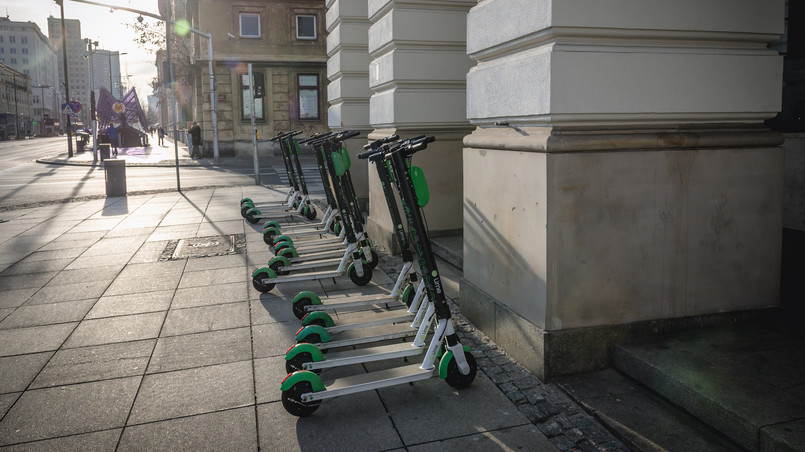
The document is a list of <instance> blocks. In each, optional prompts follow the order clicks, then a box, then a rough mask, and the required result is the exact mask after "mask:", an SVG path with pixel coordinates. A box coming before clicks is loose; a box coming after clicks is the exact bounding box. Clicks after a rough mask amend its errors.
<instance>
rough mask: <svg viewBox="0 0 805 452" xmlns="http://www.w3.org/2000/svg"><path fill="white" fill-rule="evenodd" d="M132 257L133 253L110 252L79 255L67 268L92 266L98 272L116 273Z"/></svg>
mask: <svg viewBox="0 0 805 452" xmlns="http://www.w3.org/2000/svg"><path fill="white" fill-rule="evenodd" d="M129 259H131V254H129V253H126V254H108V255H105V256H86V257H85V256H79V257H77V258H75V259H74V260H73V261H72V262H71V263H70V265H68V266H67V267H65V270H79V269H86V268H92V269H95V271H96V272H99V273H105V274H111V275H112V277H114V275H116V274H117V273H118V272H119V271H120V269H122V268H123V266H125V265H126V263H128V261H129Z"/></svg>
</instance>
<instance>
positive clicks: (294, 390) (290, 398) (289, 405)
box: [282, 381, 321, 417]
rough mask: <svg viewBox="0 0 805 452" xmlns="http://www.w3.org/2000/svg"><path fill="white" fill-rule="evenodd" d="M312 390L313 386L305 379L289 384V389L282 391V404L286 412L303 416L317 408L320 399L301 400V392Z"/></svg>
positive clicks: (308, 414)
mask: <svg viewBox="0 0 805 452" xmlns="http://www.w3.org/2000/svg"><path fill="white" fill-rule="evenodd" d="M308 392H313V386H312V385H311V384H310V383H309V382H307V381H300V382H299V383H296V384H295V385H293V386H291V388H290V389H288V390H285V391H282V406H283V407H284V408H285V411H287V412H288V413H290V414H292V415H294V416H299V417H304V416H310V415H311V414H313V412H314V411H316V410H317V409H319V406H320V405H321V400H317V401H314V402H303V401H302V394H307V393H308Z"/></svg>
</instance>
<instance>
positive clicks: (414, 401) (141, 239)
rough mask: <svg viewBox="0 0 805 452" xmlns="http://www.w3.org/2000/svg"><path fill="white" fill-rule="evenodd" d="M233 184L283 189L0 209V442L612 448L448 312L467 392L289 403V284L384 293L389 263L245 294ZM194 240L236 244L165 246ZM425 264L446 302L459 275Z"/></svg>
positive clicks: (30, 445) (263, 255) (261, 247)
mask: <svg viewBox="0 0 805 452" xmlns="http://www.w3.org/2000/svg"><path fill="white" fill-rule="evenodd" d="M152 155H154V153H152ZM123 156H124V158H128V157H129V155H128V154H123ZM75 158H77V157H74V159H75ZM245 196H247V197H250V198H253V199H257V200H263V201H269V200H277V199H279V197H280V196H281V193H280V190H277V189H272V188H270V187H254V186H248V187H232V188H222V189H206V190H197V191H192V192H187V193H184V194H179V193H160V194H151V195H137V196H129V197H126V198H106V199H103V200H91V201H86V202H76V203H70V204H58V205H52V206H45V207H38V208H36V209H21V210H13V211H8V212H3V213H2V214H0V222H2V227H0V447H2V446H9V445H17V446H19V448H20V449H25V450H53V449H57V450H93V451H106V450H109V451H112V450H228V451H229V450H231V451H235V450H237V451H239V450H257V449H258V448H260V449H261V450H272V451H273V450H277V451H279V450H281V451H289V450H314V449H315V450H327V451H332V450H349V451H354V450H361V451H381V450H411V451H414V450H416V451H428V450H434V451H435V450H439V451H441V450H478V451H485V450H527V451H542V450H569V449H582V450H603V451H615V450H625V448H624V447H623V445H622V444H621V443H619V442H618V441H617V440H615V439H614V437H612V435H611V434H610V433H609V432H607V431H606V430H605V429H604V428H603V427H601V426H600V424H598V423H597V422H596V421H595V420H594V419H593V418H592V417H590V416H589V415H587V414H586V413H585V412H584V411H583V410H581V409H580V408H579V407H578V405H576V404H575V403H574V402H572V401H571V400H570V399H569V398H568V397H567V396H565V395H564V393H563V392H562V391H561V390H559V389H558V388H557V387H556V386H555V385H547V384H543V383H541V382H540V381H539V380H537V379H536V378H534V377H533V376H531V375H530V374H529V373H528V372H527V371H525V370H524V369H523V368H521V367H520V366H519V365H517V363H516V362H513V361H512V360H511V359H509V358H508V357H507V356H506V355H505V354H504V353H502V352H501V351H500V350H499V349H498V348H497V347H496V346H495V345H494V344H493V343H491V342H490V341H489V339H488V338H486V337H485V336H483V335H482V334H480V333H479V332H478V331H476V330H475V329H474V328H473V327H472V325H471V324H469V323H468V322H466V321H465V320H464V319H463V318H462V317H461V316H460V314H459V313H458V311H457V310H456V311H455V312H456V314H457V325H458V329H459V331H460V334H461V335H462V341H466V343H467V344H468V345H469V346H470V347H471V349H472V350H473V352H474V353H476V356H477V357H478V362H479V372H478V375H477V377H476V380H475V381H474V383H473V384H472V385H471V387H470V388H468V389H465V390H462V391H455V390H453V389H451V388H450V387H449V386H447V385H446V384H445V383H444V382H442V381H440V380H439V379H431V380H428V381H424V382H420V383H416V384H413V385H402V386H395V387H391V388H386V389H382V390H379V391H371V392H367V393H361V394H358V395H353V396H344V397H340V398H336V399H332V400H327V401H325V402H324V403H323V404H322V406H321V407H320V408H319V410H318V411H317V412H316V413H314V414H313V415H312V416H310V417H308V418H296V417H294V416H291V415H289V414H288V413H286V412H285V410H284V409H283V407H282V404H281V402H280V395H281V393H280V390H279V385H280V381H281V380H282V379H283V378H284V377H285V369H284V359H283V355H284V353H285V351H286V350H287V349H288V348H289V347H290V346H291V345H292V344H293V343H294V340H293V333H294V332H295V331H296V330H297V329H298V328H299V321H298V320H297V319H296V318H295V317H294V316H293V314H292V312H291V309H290V306H289V305H288V300H289V299H290V297H292V296H293V294H295V293H296V292H297V291H299V290H302V289H306V290H314V291H316V292H317V293H319V294H322V295H330V296H354V295H357V294H359V293H365V292H366V291H368V290H371V291H378V290H383V286H385V287H386V288H387V287H388V286H389V285H390V284H392V283H393V281H392V279H391V278H390V277H389V276H390V275H391V276H396V273H397V271H398V268H399V267H400V265H401V262H400V260H399V258H396V257H395V258H389V257H383V259H382V262H381V265H380V267H379V268H380V269H382V270H383V272H376V273H375V274H376V277H375V278H374V279H373V282H372V283H371V284H372V285H371V286H367V287H364V288H357V287H356V286H354V285H352V284H351V283H349V282H346V283H345V282H343V281H339V282H337V283H334V281H333V280H327V281H321V282H316V283H304V284H303V283H298V284H286V285H280V286H278V287H277V288H275V289H274V291H272V292H271V293H269V294H260V293H258V292H256V291H255V290H254V289H253V288H252V287H251V280H250V272H251V270H252V269H253V268H255V267H256V266H259V265H264V264H265V262H267V260H268V258H269V256H270V252H269V251H268V249H267V247H266V245H265V244H264V243H263V241H262V235H261V233H260V230H261V228H260V225H251V224H248V223H246V222H245V221H243V220H242V219H241V217H240V214H239V210H238V203H239V200H240V199H241V198H242V197H245ZM221 236H223V237H221ZM194 238H207V239H206V240H202V241H201V242H200V243H201V244H200V245H199V246H198V247H196V248H195V249H196V250H204V249H206V248H207V247H208V246H209V247H211V248H215V246H212V245H213V244H215V245H219V244H221V243H228V242H229V241H230V240H231V243H233V245H232V247H231V248H227V249H225V250H224V251H221V250H216V251H215V252H213V253H212V254H214V255H210V256H205V257H177V256H175V255H174V254H173V251H174V250H176V249H177V245H178V244H179V241H180V240H188V239H194ZM440 265H442V267H440V270H442V271H441V273H443V275H446V276H447V278H446V281H445V286H446V289H447V293H448V296H449V297H450V298H451V299H453V300H455V299H457V297H458V275H459V273H458V271H456V270H455V269H452V270H450V269H449V268H448V267H447V264H446V263H442V264H440ZM384 272H385V274H384ZM386 290H387V289H386ZM453 307H454V308H455V304H454V305H453ZM347 371H349V372H363V371H365V369H363V368H362V367H355V368H350V369H348V370H344V371H342V372H347ZM336 373H337V372H335V371H333V375H335V374H336ZM325 375H326V374H325ZM548 438H550V439H548Z"/></svg>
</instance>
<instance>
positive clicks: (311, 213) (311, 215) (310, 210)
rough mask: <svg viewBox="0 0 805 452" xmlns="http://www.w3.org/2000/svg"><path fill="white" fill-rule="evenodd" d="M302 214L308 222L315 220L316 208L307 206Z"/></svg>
mask: <svg viewBox="0 0 805 452" xmlns="http://www.w3.org/2000/svg"><path fill="white" fill-rule="evenodd" d="M303 214H304V215H305V218H307V219H308V220H310V221H313V220H315V219H316V208H315V207H313V206H311V205H307V206H305V210H304V211H303Z"/></svg>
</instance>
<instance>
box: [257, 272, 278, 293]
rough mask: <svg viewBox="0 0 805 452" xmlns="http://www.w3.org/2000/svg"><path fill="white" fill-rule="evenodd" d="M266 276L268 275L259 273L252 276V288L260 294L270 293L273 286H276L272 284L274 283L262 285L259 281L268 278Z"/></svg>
mask: <svg viewBox="0 0 805 452" xmlns="http://www.w3.org/2000/svg"><path fill="white" fill-rule="evenodd" d="M268 276H269V275H268V273H266V272H260V273H258V274H256V275H254V276H253V277H252V287H254V288H255V289H257V291H258V292H262V293H269V292H271V289H273V288H274V286H276V284H274V283H268V284H263V282H262V281H261V280H262V279H263V278H268Z"/></svg>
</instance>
